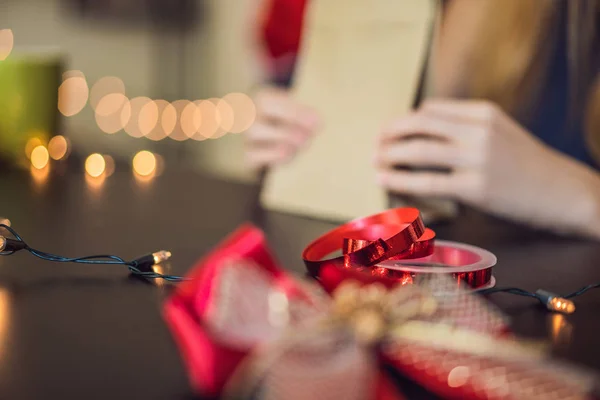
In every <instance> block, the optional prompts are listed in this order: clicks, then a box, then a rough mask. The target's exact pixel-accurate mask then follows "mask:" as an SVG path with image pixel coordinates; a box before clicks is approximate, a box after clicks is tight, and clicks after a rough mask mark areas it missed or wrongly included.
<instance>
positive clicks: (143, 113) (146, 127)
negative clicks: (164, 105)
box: [138, 100, 159, 137]
mask: <svg viewBox="0 0 600 400" xmlns="http://www.w3.org/2000/svg"><path fill="white" fill-rule="evenodd" d="M158 117H159V113H158V105H157V104H156V102H155V101H152V100H150V101H148V102H147V103H146V104H144V106H142V108H141V109H140V112H139V115H138V124H139V131H140V134H141V135H142V136H146V137H147V136H148V135H149V134H150V132H152V131H153V130H154V128H156V127H157V126H158Z"/></svg>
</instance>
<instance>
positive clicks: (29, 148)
mask: <svg viewBox="0 0 600 400" xmlns="http://www.w3.org/2000/svg"><path fill="white" fill-rule="evenodd" d="M43 145H44V142H42V140H41V139H40V138H37V137H34V138H31V139H29V140H28V141H27V143H26V144H25V155H26V156H27V158H28V159H30V160H31V153H33V149H35V148H36V147H38V146H43Z"/></svg>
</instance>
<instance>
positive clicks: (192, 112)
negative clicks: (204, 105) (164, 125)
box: [180, 102, 202, 138]
mask: <svg viewBox="0 0 600 400" xmlns="http://www.w3.org/2000/svg"><path fill="white" fill-rule="evenodd" d="M180 124H181V130H182V131H183V133H184V134H185V135H186V136H187V137H188V138H191V137H193V136H194V135H195V134H196V132H198V129H200V125H201V124H202V113H201V111H200V109H199V108H198V105H197V104H196V103H192V102H188V103H187V105H186V106H185V107H184V109H183V111H182V112H181V117H180Z"/></svg>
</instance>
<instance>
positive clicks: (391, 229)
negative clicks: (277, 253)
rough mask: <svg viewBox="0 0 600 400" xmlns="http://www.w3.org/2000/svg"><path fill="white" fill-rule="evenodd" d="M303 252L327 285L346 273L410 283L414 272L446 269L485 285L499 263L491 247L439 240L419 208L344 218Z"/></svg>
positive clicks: (462, 280) (361, 278)
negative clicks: (422, 217)
mask: <svg viewBox="0 0 600 400" xmlns="http://www.w3.org/2000/svg"><path fill="white" fill-rule="evenodd" d="M384 238H386V239H384ZM339 252H341V253H342V254H341V255H340V256H337V257H332V258H326V257H330V256H331V254H333V253H339ZM302 258H303V260H304V263H305V264H306V268H307V269H308V271H309V273H310V274H311V275H312V276H314V277H316V278H318V279H319V281H320V282H321V284H322V285H323V286H324V287H325V289H327V290H328V291H331V290H333V289H335V287H337V285H339V284H340V283H341V282H342V281H343V280H346V279H355V280H359V281H361V282H364V283H371V282H381V283H383V284H384V285H386V286H388V287H390V286H395V285H398V284H410V283H412V281H413V279H414V278H415V276H416V275H418V274H427V273H446V274H449V275H451V276H452V277H453V278H454V279H456V280H457V283H458V284H459V285H461V284H462V285H464V284H465V283H466V284H467V285H468V286H470V287H472V288H474V289H481V288H484V287H489V286H493V284H494V279H493V277H492V267H493V266H494V265H495V263H496V257H495V256H494V255H493V254H492V253H490V252H488V251H486V250H483V249H480V248H478V247H474V246H468V245H464V244H460V243H452V242H439V245H436V244H435V232H434V231H432V230H431V229H429V228H426V227H425V226H424V224H423V220H422V219H421V215H420V212H419V210H418V209H416V208H396V209H391V210H387V211H384V212H382V213H379V214H375V215H372V216H369V217H365V218H359V219H355V220H353V221H350V222H348V223H346V224H343V225H341V226H339V227H337V228H335V229H333V230H331V231H329V232H327V233H326V234H324V235H323V236H321V237H319V238H317V239H316V240H314V241H313V242H312V243H310V244H309V245H308V246H307V247H306V248H305V249H304V251H303V253H302Z"/></svg>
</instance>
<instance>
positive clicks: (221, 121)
mask: <svg viewBox="0 0 600 400" xmlns="http://www.w3.org/2000/svg"><path fill="white" fill-rule="evenodd" d="M207 102H208V103H212V104H213V106H214V108H213V111H212V114H210V117H211V118H213V119H214V123H215V124H216V126H217V128H216V129H215V132H214V133H213V134H212V135H211V136H210V139H218V138H220V137H223V136H225V135H226V134H227V130H225V129H223V125H228V124H229V126H231V125H233V121H232V119H233V116H232V115H231V114H233V110H231V106H229V104H227V103H226V102H225V103H224V104H223V100H222V99H217V98H212V99H208V100H206V101H205V103H207ZM219 103H222V104H223V105H222V106H221V110H219V106H218V105H219ZM228 109H229V110H228ZM221 111H222V112H223V114H224V116H223V117H222V116H221ZM228 117H229V121H227V119H228Z"/></svg>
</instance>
